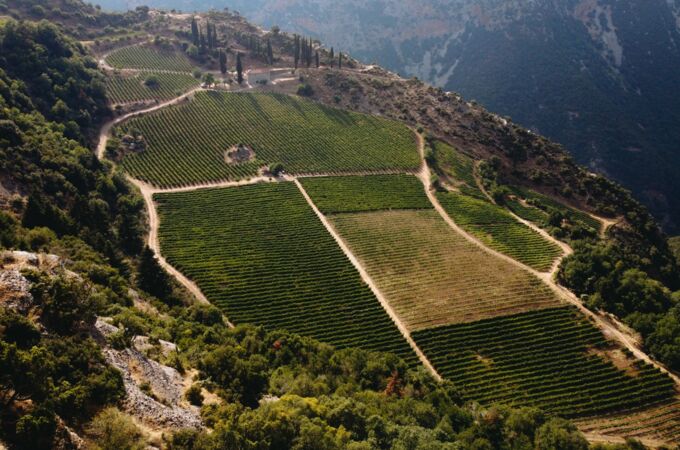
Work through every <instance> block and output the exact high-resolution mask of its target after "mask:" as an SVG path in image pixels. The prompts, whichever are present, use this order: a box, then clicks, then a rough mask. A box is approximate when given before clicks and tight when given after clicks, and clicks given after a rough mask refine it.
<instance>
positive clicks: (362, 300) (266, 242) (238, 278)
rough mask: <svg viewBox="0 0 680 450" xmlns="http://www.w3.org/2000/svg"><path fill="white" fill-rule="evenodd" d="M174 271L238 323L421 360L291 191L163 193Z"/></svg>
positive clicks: (280, 187) (163, 230)
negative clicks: (185, 276) (182, 275)
mask: <svg viewBox="0 0 680 450" xmlns="http://www.w3.org/2000/svg"><path fill="white" fill-rule="evenodd" d="M154 198H155V200H156V202H157V203H158V211H159V217H160V219H161V227H160V231H159V237H160V243H161V248H162V252H163V254H164V255H165V256H166V258H167V260H168V262H169V263H171V264H172V265H173V266H175V267H176V268H177V269H179V270H181V271H182V272H183V273H184V274H186V275H187V276H188V277H189V278H191V279H192V280H194V281H195V282H196V283H197V285H198V286H199V287H200V288H201V290H202V291H203V292H204V293H205V295H206V296H207V297H208V299H209V300H210V301H211V302H212V303H214V304H215V305H217V306H219V307H221V308H223V309H224V311H225V313H226V314H227V316H228V317H229V319H230V320H232V321H233V322H235V323H254V324H260V325H264V326H265V327H267V328H269V329H276V328H282V329H287V330H289V331H291V332H294V333H298V334H301V335H305V336H310V337H313V338H316V339H318V340H320V341H323V342H327V343H329V344H333V345H336V346H338V347H361V348H365V349H369V350H380V351H388V352H392V353H395V354H397V355H399V356H401V357H402V358H404V359H405V360H406V361H407V362H409V363H410V364H412V365H415V364H417V358H416V355H415V353H414V352H413V351H412V350H411V348H410V347H409V345H408V343H407V342H406V340H405V339H403V337H402V336H401V334H400V333H399V331H398V329H397V327H396V325H395V324H394V323H393V322H392V321H391V320H390V318H389V316H388V315H387V313H385V311H384V310H383V309H382V307H381V306H380V303H379V302H378V300H377V299H376V298H375V296H374V295H373V293H372V292H371V290H370V289H369V288H368V286H366V285H365V284H364V283H363V281H362V280H361V278H360V276H359V274H358V273H357V271H356V269H355V268H354V267H353V266H352V264H351V263H350V261H349V260H348V259H347V258H346V256H345V255H344V253H343V252H342V251H341V250H340V248H339V247H338V246H337V244H336V242H335V241H334V240H333V238H332V237H331V236H330V235H329V234H328V232H327V231H326V229H325V228H324V226H323V225H322V224H321V222H320V221H319V219H318V218H317V217H316V215H315V214H314V212H313V211H312V210H311V208H310V207H309V205H307V203H306V202H305V200H304V198H303V197H302V195H301V193H300V192H299V191H298V189H297V188H296V187H295V185H294V184H293V183H276V184H256V185H250V186H244V187H239V188H229V189H206V190H199V191H192V192H184V193H173V194H160V195H156V196H155V197H154Z"/></svg>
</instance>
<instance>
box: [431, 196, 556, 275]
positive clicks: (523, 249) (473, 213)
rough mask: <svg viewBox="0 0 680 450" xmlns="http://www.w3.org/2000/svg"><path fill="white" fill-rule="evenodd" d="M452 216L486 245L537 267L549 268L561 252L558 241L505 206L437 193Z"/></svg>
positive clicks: (440, 201)
mask: <svg viewBox="0 0 680 450" xmlns="http://www.w3.org/2000/svg"><path fill="white" fill-rule="evenodd" d="M437 199H438V200H439V203H441V205H442V207H444V209H445V210H446V212H447V213H448V214H449V216H451V218H452V219H453V220H454V221H455V222H456V223H457V224H458V225H460V226H461V227H462V228H464V229H465V230H466V231H467V232H469V233H471V234H473V235H475V236H476V237H477V238H478V239H480V240H481V241H482V242H484V244H486V245H487V246H488V247H490V248H492V249H494V250H496V251H499V252H501V253H504V254H506V255H508V256H510V257H511V258H513V259H516V260H517V261H520V262H522V263H524V264H526V265H528V266H530V267H533V268H534V269H536V270H539V271H548V270H550V268H551V267H552V265H553V263H554V261H555V260H556V259H557V258H558V257H559V256H560V255H561V254H562V250H561V249H560V247H559V246H558V245H556V244H555V243H553V242H550V241H548V240H547V239H545V238H544V237H543V236H541V235H540V234H539V233H537V232H536V231H534V230H532V229H531V228H529V227H528V226H526V225H524V224H523V223H521V222H518V221H517V220H516V219H515V218H514V217H512V215H510V214H509V213H508V212H507V211H506V210H505V209H504V208H502V207H500V206H497V205H494V204H492V203H490V202H488V201H485V200H480V199H476V198H472V197H469V196H465V195H461V194H458V193H456V192H448V193H438V194H437Z"/></svg>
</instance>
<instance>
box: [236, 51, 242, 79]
mask: <svg viewBox="0 0 680 450" xmlns="http://www.w3.org/2000/svg"><path fill="white" fill-rule="evenodd" d="M236 81H238V84H241V83H243V62H242V61H241V53H240V52H239V53H237V54H236Z"/></svg>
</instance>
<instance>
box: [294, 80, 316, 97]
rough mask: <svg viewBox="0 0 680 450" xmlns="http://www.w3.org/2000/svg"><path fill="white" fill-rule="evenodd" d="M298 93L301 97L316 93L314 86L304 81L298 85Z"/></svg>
mask: <svg viewBox="0 0 680 450" xmlns="http://www.w3.org/2000/svg"><path fill="white" fill-rule="evenodd" d="M297 95H299V96H301V97H312V96H313V95H314V88H313V87H312V86H311V85H310V84H308V83H303V84H301V85H299V86H298V88H297Z"/></svg>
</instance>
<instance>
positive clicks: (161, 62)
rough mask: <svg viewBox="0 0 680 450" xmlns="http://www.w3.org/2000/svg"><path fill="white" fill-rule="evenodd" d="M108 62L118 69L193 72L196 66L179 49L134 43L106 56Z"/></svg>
mask: <svg viewBox="0 0 680 450" xmlns="http://www.w3.org/2000/svg"><path fill="white" fill-rule="evenodd" d="M106 62H107V63H109V65H111V67H115V68H116V69H138V70H169V71H174V72H187V73H188V72H191V71H192V70H193V69H194V67H193V66H192V64H191V62H190V61H189V59H188V58H187V57H186V56H184V55H183V54H181V53H180V52H178V51H174V50H167V51H166V50H157V49H155V48H150V47H142V46H139V45H134V46H131V47H123V48H121V49H119V50H116V51H114V52H112V53H111V54H110V55H108V56H107V57H106Z"/></svg>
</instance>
